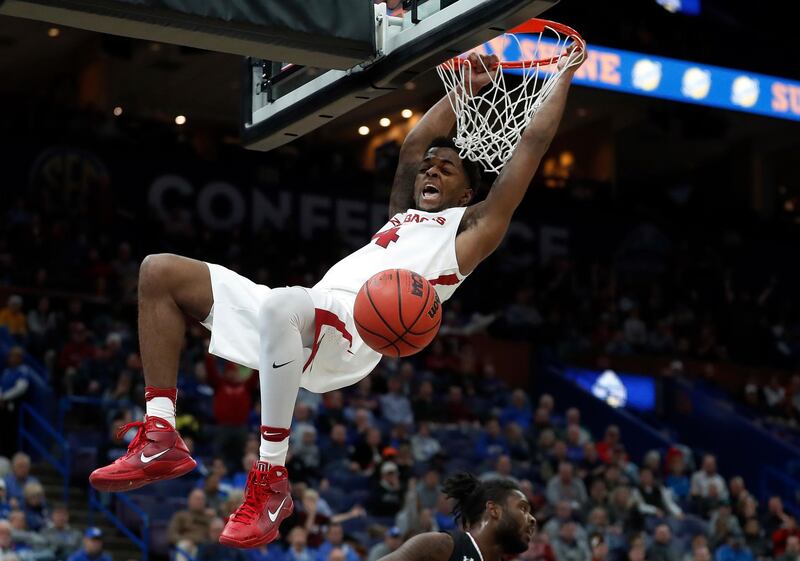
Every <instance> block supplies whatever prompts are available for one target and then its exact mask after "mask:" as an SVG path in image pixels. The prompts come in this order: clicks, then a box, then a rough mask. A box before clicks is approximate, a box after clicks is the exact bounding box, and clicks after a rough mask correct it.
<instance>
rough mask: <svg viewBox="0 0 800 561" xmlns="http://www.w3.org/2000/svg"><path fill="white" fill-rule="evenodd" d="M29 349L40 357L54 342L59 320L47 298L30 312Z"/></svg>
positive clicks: (40, 299)
mask: <svg viewBox="0 0 800 561" xmlns="http://www.w3.org/2000/svg"><path fill="white" fill-rule="evenodd" d="M27 322H28V347H29V349H30V350H31V351H32V352H33V353H35V354H36V355H38V356H41V355H42V354H44V351H45V350H46V349H48V348H49V347H50V345H51V344H52V343H53V342H54V341H53V339H54V337H55V333H56V330H57V329H58V320H57V318H56V313H55V312H54V311H53V310H52V309H51V308H50V299H49V298H48V297H47V296H42V297H41V298H39V301H38V303H37V304H36V307H35V308H33V309H32V310H31V311H29V312H28V317H27Z"/></svg>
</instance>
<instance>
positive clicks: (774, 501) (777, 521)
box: [762, 495, 786, 537]
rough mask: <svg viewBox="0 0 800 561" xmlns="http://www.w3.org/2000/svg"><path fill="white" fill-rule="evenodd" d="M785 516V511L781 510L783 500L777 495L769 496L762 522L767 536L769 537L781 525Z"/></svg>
mask: <svg viewBox="0 0 800 561" xmlns="http://www.w3.org/2000/svg"><path fill="white" fill-rule="evenodd" d="M785 518H786V512H785V511H784V510H783V500H782V499H781V498H780V497H779V496H777V495H774V496H772V497H770V498H769V501H768V502H767V513H766V516H765V517H764V520H763V523H762V526H763V527H764V532H766V534H767V536H770V537H771V536H772V534H773V533H774V532H775V531H776V530H778V529H779V528H780V527H781V526H782V525H783V521H784V520H785Z"/></svg>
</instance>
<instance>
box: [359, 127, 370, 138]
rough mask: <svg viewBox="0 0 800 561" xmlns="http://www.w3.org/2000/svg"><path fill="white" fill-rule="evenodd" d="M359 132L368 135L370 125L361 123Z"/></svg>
mask: <svg viewBox="0 0 800 561" xmlns="http://www.w3.org/2000/svg"><path fill="white" fill-rule="evenodd" d="M358 134H360V135H361V136H367V135H368V134H369V127H368V126H366V125H361V126H360V127H358Z"/></svg>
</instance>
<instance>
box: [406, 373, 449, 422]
mask: <svg viewBox="0 0 800 561" xmlns="http://www.w3.org/2000/svg"><path fill="white" fill-rule="evenodd" d="M411 410H412V412H413V414H414V419H416V420H417V422H423V421H425V422H436V421H438V420H440V419H441V418H442V404H441V403H440V402H437V401H436V399H434V395H433V383H431V381H430V380H423V381H422V382H421V383H420V385H419V388H418V389H417V395H415V396H414V399H413V400H412V401H411Z"/></svg>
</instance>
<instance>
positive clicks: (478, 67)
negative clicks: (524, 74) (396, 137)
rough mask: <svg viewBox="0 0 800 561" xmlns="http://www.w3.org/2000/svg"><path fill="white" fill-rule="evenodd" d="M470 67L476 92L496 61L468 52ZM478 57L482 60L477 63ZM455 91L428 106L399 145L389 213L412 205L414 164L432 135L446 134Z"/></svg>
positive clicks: (488, 78) (451, 119) (451, 122)
mask: <svg viewBox="0 0 800 561" xmlns="http://www.w3.org/2000/svg"><path fill="white" fill-rule="evenodd" d="M469 60H470V63H471V67H472V69H473V72H472V75H471V83H472V85H471V91H473V92H475V93H477V92H478V91H480V90H481V88H483V87H484V86H485V85H486V84H488V83H489V82H490V81H491V77H492V76H493V75H494V72H493V71H490V72H485V69H486V68H492V67H493V66H494V65H495V64H497V57H496V56H495V55H491V56H483V55H480V56H479V55H476V54H474V53H473V54H471V55H470V56H469ZM481 60H482V62H481ZM456 94H457V92H456V91H451V92H449V93H448V94H447V95H445V96H444V97H442V99H440V100H439V101H437V102H436V104H435V105H434V106H433V107H431V108H430V109H428V111H427V113H425V115H423V116H422V118H421V119H420V120H419V122H418V123H417V124H416V125H415V126H414V128H413V129H411V132H409V133H408V135H407V136H406V139H405V140H404V141H403V146H402V147H401V148H400V159H399V163H398V165H397V171H396V172H395V175H394V182H393V183H392V194H391V196H390V198H389V215H390V216H394V215H395V214H397V213H398V212H405V211H406V210H408V209H409V208H411V207H412V206H413V205H414V177H415V176H416V174H417V167H418V166H419V165H420V162H422V158H423V156H425V150H427V148H428V146H430V144H431V142H433V139H434V138H438V137H440V136H447V135H448V134H449V133H450V131H451V130H452V129H453V125H455V123H456V116H455V113H453V107H452V106H451V105H450V103H451V100H450V96H455V95H456Z"/></svg>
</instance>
